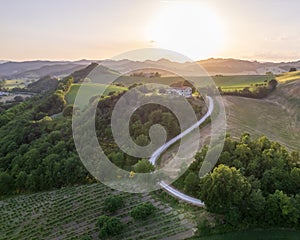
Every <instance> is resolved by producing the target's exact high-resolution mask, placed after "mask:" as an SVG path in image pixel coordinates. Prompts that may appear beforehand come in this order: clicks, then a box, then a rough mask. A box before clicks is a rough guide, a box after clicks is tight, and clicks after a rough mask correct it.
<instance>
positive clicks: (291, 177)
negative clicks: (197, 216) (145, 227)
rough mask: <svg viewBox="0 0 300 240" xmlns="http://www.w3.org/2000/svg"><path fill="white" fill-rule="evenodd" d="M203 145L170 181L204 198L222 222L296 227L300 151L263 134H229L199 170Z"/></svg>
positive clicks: (299, 218)
mask: <svg viewBox="0 0 300 240" xmlns="http://www.w3.org/2000/svg"><path fill="white" fill-rule="evenodd" d="M206 151H207V148H204V149H203V150H202V151H201V152H198V153H197V155H196V160H195V161H194V162H193V163H192V164H191V166H190V167H189V170H188V171H187V172H185V173H184V175H183V176H181V178H180V179H178V180H177V181H176V182H175V183H174V185H175V186H176V187H178V188H179V189H181V190H182V191H184V192H186V193H187V194H190V195H192V196H194V197H197V198H200V199H201V200H203V201H204V202H205V205H206V208H207V210H208V211H209V212H211V213H215V214H217V215H218V216H220V218H219V219H220V223H222V224H221V225H226V227H229V228H230V227H232V228H234V229H236V228H239V227H240V228H243V227H299V226H300V193H299V192H300V156H299V152H296V151H294V152H288V151H287V150H286V149H285V147H283V146H281V145H280V144H279V143H277V142H272V141H270V140H269V139H268V138H266V137H265V136H261V137H259V138H257V139H254V140H252V139H251V138H250V135H249V134H247V133H245V134H243V135H242V136H241V138H240V139H239V140H234V139H233V138H231V137H230V136H229V135H228V136H227V137H226V141H225V145H224V149H223V151H222V153H221V156H220V158H219V160H218V163H217V165H216V166H215V168H214V169H213V170H212V171H211V172H210V173H208V174H206V175H205V176H204V177H203V178H201V179H200V178H199V176H198V174H199V170H200V167H201V165H202V163H203V160H204V156H205V154H206Z"/></svg>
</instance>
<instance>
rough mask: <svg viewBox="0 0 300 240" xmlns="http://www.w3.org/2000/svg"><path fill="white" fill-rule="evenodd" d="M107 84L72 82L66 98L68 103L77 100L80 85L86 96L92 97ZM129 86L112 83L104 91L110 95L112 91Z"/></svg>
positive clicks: (121, 89)
mask: <svg viewBox="0 0 300 240" xmlns="http://www.w3.org/2000/svg"><path fill="white" fill-rule="evenodd" d="M106 86H107V85H105V84H97V83H85V84H72V86H71V88H70V90H69V91H68V93H67V94H66V96H65V98H66V101H67V102H68V104H73V103H74V102H75V99H76V96H77V93H78V90H79V88H80V87H82V88H81V91H82V93H83V97H84V98H86V99H87V98H90V97H92V96H95V95H98V94H99V91H103V90H104V89H105V88H106ZM126 89H127V88H125V87H119V86H115V85H111V86H109V87H107V89H106V90H105V92H104V95H108V94H109V93H110V92H115V91H116V92H117V91H124V90H126Z"/></svg>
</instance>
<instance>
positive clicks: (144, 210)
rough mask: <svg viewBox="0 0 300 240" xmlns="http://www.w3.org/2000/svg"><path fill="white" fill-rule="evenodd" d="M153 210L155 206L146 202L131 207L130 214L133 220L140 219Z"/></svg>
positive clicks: (147, 215) (150, 213)
mask: <svg viewBox="0 0 300 240" xmlns="http://www.w3.org/2000/svg"><path fill="white" fill-rule="evenodd" d="M155 210H156V208H155V207H154V206H153V205H152V203H149V202H146V203H143V204H141V205H139V206H136V207H135V208H134V209H132V211H131V213H130V215H131V217H133V218H134V219H135V220H142V219H146V218H147V217H149V216H150V215H152V214H153V213H154V212H155Z"/></svg>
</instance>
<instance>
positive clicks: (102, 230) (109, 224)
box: [96, 215, 124, 239]
mask: <svg viewBox="0 0 300 240" xmlns="http://www.w3.org/2000/svg"><path fill="white" fill-rule="evenodd" d="M96 226H97V227H98V228H99V238H100V239H105V238H108V237H111V236H116V235H118V234H120V233H121V232H122V230H123V228H124V226H123V224H122V223H121V221H120V220H119V219H118V218H116V217H108V216H105V215H103V216H100V217H99V218H98V221H97V224H96Z"/></svg>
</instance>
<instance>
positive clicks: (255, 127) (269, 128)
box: [223, 72, 300, 150]
mask: <svg viewBox="0 0 300 240" xmlns="http://www.w3.org/2000/svg"><path fill="white" fill-rule="evenodd" d="M296 76H298V77H296ZM291 79H292V80H291ZM278 80H279V81H280V82H281V84H279V86H278V87H277V89H276V90H275V91H274V92H273V93H272V94H271V95H270V96H269V97H267V98H265V99H249V98H242V97H232V96H225V97H224V98H223V99H224V103H225V106H226V111H227V124H228V125H227V132H228V133H230V134H231V135H233V136H235V137H239V136H240V134H241V133H243V132H249V133H251V135H253V136H260V135H266V136H267V137H269V138H270V139H272V140H273V141H278V142H279V143H281V144H282V145H285V146H286V147H287V148H288V149H290V150H299V142H300V130H299V129H300V75H299V72H295V73H287V74H284V75H280V76H279V77H278Z"/></svg>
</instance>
